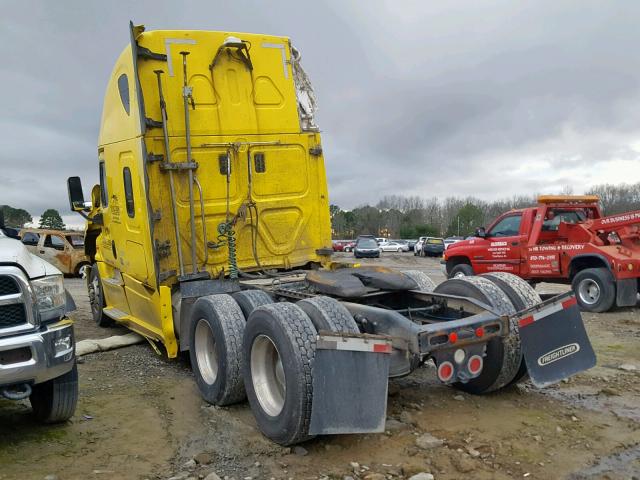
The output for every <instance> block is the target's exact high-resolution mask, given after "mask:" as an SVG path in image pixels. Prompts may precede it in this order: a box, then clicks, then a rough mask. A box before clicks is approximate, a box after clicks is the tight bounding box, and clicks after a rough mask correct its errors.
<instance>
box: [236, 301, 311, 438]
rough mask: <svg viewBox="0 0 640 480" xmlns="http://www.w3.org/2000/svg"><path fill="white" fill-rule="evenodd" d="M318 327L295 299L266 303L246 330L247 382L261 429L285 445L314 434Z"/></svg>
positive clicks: (245, 382)
mask: <svg viewBox="0 0 640 480" xmlns="http://www.w3.org/2000/svg"><path fill="white" fill-rule="evenodd" d="M316 335H317V332H316V329H315V327H314V326H313V323H312V322H311V319H310V318H309V317H308V316H307V314H306V313H304V311H303V310H302V309H301V308H300V307H298V306H297V305H294V304H293V303H288V302H282V303H274V304H271V305H263V306H262V307H259V308H257V309H256V310H254V311H253V313H252V314H251V316H250V317H249V320H248V321H247V326H246V328H245V331H244V342H243V344H244V345H243V353H244V365H245V367H244V384H245V388H246V391H247V397H248V399H249V404H250V405H251V410H252V411H253V415H254V417H255V419H256V422H257V424H258V428H259V429H260V431H261V432H262V433H263V434H264V435H265V436H266V437H268V438H270V439H271V440H273V441H274V442H276V443H278V444H280V445H292V444H295V443H299V442H303V441H305V440H308V439H309V438H311V436H310V435H309V423H310V421H311V401H312V398H313V378H312V369H313V360H314V357H315V351H316Z"/></svg>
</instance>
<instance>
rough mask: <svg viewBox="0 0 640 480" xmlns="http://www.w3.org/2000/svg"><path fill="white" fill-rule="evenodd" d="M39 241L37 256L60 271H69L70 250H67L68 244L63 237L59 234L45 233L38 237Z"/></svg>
mask: <svg viewBox="0 0 640 480" xmlns="http://www.w3.org/2000/svg"><path fill="white" fill-rule="evenodd" d="M40 242H41V243H40V247H39V249H38V254H39V256H40V257H42V258H43V259H45V260H46V261H47V262H49V263H50V264H52V265H53V266H54V267H56V268H58V269H59V270H60V271H61V272H62V273H71V272H70V271H69V263H70V261H71V252H70V251H68V250H67V248H68V247H70V246H69V244H68V243H67V242H66V241H65V239H64V238H63V237H62V236H61V235H54V234H47V235H43V236H42V237H41V238H40Z"/></svg>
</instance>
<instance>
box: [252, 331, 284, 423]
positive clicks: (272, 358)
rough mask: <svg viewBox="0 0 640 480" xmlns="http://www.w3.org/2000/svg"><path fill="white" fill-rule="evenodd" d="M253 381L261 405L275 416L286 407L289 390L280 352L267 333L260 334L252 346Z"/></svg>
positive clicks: (269, 413) (267, 412)
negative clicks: (285, 400)
mask: <svg viewBox="0 0 640 480" xmlns="http://www.w3.org/2000/svg"><path fill="white" fill-rule="evenodd" d="M251 382H252V383H253V390H254V391H255V392H256V397H257V398H258V402H259V403H260V406H261V407H262V409H263V410H264V411H265V413H266V414H267V415H269V416H271V417H275V416H277V415H278V414H280V412H281V411H282V409H283V408H284V399H285V394H286V392H287V386H286V383H285V376H284V368H283V366H282V360H281V358H280V353H279V352H278V349H277V348H276V346H275V344H274V343H273V341H272V340H271V339H270V338H269V337H267V336H266V335H259V336H258V337H256V338H255V340H254V341H253V345H252V346H251Z"/></svg>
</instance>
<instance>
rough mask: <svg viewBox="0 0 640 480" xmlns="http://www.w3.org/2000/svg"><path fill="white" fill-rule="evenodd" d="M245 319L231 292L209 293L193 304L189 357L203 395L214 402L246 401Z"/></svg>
mask: <svg viewBox="0 0 640 480" xmlns="http://www.w3.org/2000/svg"><path fill="white" fill-rule="evenodd" d="M244 327H245V319H244V315H243V314H242V310H241V309H240V307H239V306H238V304H237V303H236V302H235V300H234V299H233V298H231V296H230V295H226V294H219V295H206V296H204V297H200V298H199V299H198V300H196V303H194V304H193V308H192V310H191V322H190V324H189V346H190V348H189V358H190V359H191V368H192V369H193V373H194V375H195V377H196V383H197V384H198V389H199V390H200V393H201V394H202V398H204V399H205V401H207V402H208V403H212V404H214V405H230V404H232V403H236V402H239V401H241V400H244V398H245V391H244V384H243V381H242V363H243V359H242V335H243V333H244Z"/></svg>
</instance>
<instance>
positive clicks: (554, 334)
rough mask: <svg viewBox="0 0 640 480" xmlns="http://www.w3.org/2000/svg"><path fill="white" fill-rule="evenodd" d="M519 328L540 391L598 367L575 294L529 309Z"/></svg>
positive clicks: (535, 383) (530, 374)
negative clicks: (541, 388)
mask: <svg viewBox="0 0 640 480" xmlns="http://www.w3.org/2000/svg"><path fill="white" fill-rule="evenodd" d="M519 325H520V342H521V344H522V352H523V354H524V359H525V362H526V364H527V370H528V371H529V376H530V377H531V381H532V382H533V384H534V385H535V386H536V387H546V386H547V385H551V384H553V383H557V382H559V381H560V380H562V379H564V378H567V377H570V376H571V375H575V374H576V373H578V372H582V371H584V370H587V369H589V368H591V367H593V366H595V364H596V355H595V353H594V351H593V348H592V347H591V342H589V337H587V332H586V331H585V329H584V325H583V323H582V317H581V316H580V309H579V308H578V304H577V302H576V298H575V296H573V294H571V293H567V294H565V295H561V296H558V297H555V298H553V299H552V300H548V301H546V302H544V303H542V304H541V305H538V306H537V307H536V308H535V309H529V310H528V311H527V312H526V313H525V314H524V316H522V317H521V318H520V320H519Z"/></svg>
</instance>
